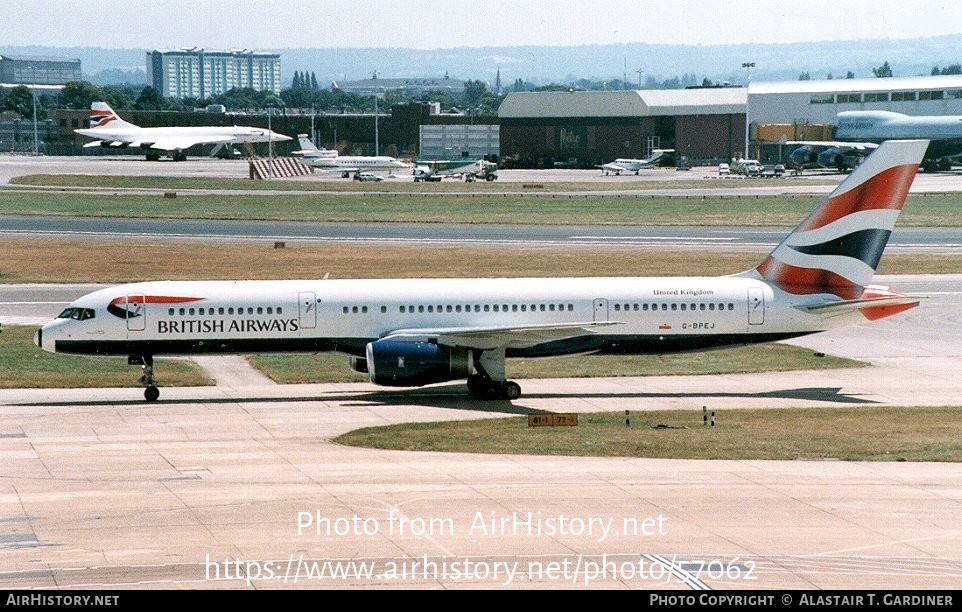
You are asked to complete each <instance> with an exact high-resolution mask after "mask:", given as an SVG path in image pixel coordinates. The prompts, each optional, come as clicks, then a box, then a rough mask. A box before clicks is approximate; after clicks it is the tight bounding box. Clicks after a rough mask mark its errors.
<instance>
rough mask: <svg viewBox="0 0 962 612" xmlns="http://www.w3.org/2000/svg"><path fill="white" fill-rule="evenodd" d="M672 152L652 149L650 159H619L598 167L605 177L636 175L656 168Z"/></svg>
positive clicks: (672, 150)
mask: <svg viewBox="0 0 962 612" xmlns="http://www.w3.org/2000/svg"><path fill="white" fill-rule="evenodd" d="M674 152H675V150H674V149H654V150H652V152H651V157H649V158H647V159H627V158H624V157H619V158H618V159H616V160H615V161H613V162H608V163H607V164H601V165H600V166H598V167H599V168H601V170H602V171H603V172H604V173H605V175H608V174H614V175H615V176H619V175H620V174H621V173H622V172H634V173H635V174H638V172H639V171H640V170H645V169H647V168H654V167H656V166H657V165H658V164H660V163H661V161H662V159H663V158H664V157H665V156H666V155H668V154H669V153H674Z"/></svg>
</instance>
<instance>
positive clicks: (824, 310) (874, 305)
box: [795, 295, 921, 320]
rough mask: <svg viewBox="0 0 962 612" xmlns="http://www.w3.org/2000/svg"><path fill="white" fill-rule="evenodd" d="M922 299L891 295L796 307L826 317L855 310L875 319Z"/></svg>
mask: <svg viewBox="0 0 962 612" xmlns="http://www.w3.org/2000/svg"><path fill="white" fill-rule="evenodd" d="M920 301H921V298H917V297H910V296H907V295H890V296H885V297H869V298H861V299H856V300H840V301H835V302H822V303H819V304H798V305H796V306H795V308H797V309H798V310H801V311H803V312H810V313H812V314H817V315H821V316H824V317H837V316H841V315H846V314H851V313H853V312H860V313H861V314H863V315H865V317H866V318H868V319H871V320H875V319H881V318H884V317H887V316H890V315H893V314H897V313H899V312H903V311H905V310H908V309H910V308H915V307H916V306H918V305H919V302H920Z"/></svg>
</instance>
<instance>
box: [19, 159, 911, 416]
mask: <svg viewBox="0 0 962 612" xmlns="http://www.w3.org/2000/svg"><path fill="white" fill-rule="evenodd" d="M927 146H928V142H927V141H924V140H915V141H889V142H886V143H884V144H882V145H881V146H880V147H879V148H878V149H877V150H876V151H875V152H874V153H873V154H872V155H871V156H869V157H868V158H867V159H866V160H865V162H863V163H862V164H861V165H859V167H858V168H856V169H855V171H854V172H852V173H851V174H850V175H849V176H848V177H846V179H845V180H844V181H843V182H842V183H841V184H840V185H839V186H838V187H837V188H836V189H835V190H834V191H833V192H832V193H831V194H830V195H829V196H828V197H827V198H826V199H825V200H824V201H823V202H822V203H821V205H820V206H819V207H818V208H817V209H816V210H815V211H814V212H813V213H812V214H811V215H809V216H808V218H806V219H805V220H804V221H802V223H801V224H800V225H799V226H798V227H796V228H795V229H794V230H793V231H792V232H791V233H790V234H789V235H788V236H787V237H786V238H785V240H784V241H782V242H781V244H779V245H778V246H777V247H775V249H774V250H773V251H772V252H771V253H770V254H769V255H768V256H767V257H766V258H765V259H764V260H763V261H762V262H761V263H760V264H759V265H758V266H756V267H755V268H753V269H751V270H747V271H745V272H742V273H740V274H734V275H731V276H722V277H664V278H660V277H655V278H630V277H624V278H622V277H617V278H603V277H599V278H470V279H403V280H397V279H393V280H366V279H365V280H329V279H323V280H277V281H252V280H237V281H221V282H215V281H156V282H142V283H136V284H128V285H120V286H116V287H111V288H108V289H102V290H99V291H95V292H93V293H90V294H88V295H86V296H84V297H81V298H79V299H78V300H76V301H75V302H73V303H71V304H70V305H69V306H68V307H67V308H66V309H65V310H64V311H63V312H62V313H61V314H60V315H59V316H58V317H57V318H56V319H55V320H53V321H51V322H49V323H47V324H46V325H44V326H43V327H42V328H41V329H40V330H38V331H37V333H36V335H35V338H34V340H35V342H36V344H37V345H38V346H40V347H41V348H43V349H45V350H47V351H53V352H56V353H72V354H79V355H95V356H110V355H114V356H126V357H127V358H128V363H131V364H137V365H140V366H141V367H142V368H143V370H144V373H143V376H142V377H141V382H142V384H144V385H145V387H146V390H145V392H144V397H145V398H146V399H147V400H148V401H152V400H156V399H157V397H158V396H159V394H160V392H159V390H158V388H157V382H156V380H155V376H154V369H153V359H154V357H155V356H158V355H195V354H211V353H215V354H216V353H258V352H290V353H295V352H304V353H314V352H319V351H338V352H341V353H345V354H347V355H348V356H349V359H348V361H349V364H350V366H351V367H352V368H353V369H354V370H356V371H358V372H363V373H367V374H368V376H369V378H370V380H371V382H373V383H375V384H378V385H385V386H392V387H416V386H422V385H427V384H432V383H441V382H446V381H452V380H462V379H466V380H467V388H468V390H469V391H470V392H471V393H473V394H474V395H476V396H479V397H484V398H503V399H509V400H513V399H516V398H518V397H520V395H521V387H520V385H518V383H516V382H514V381H510V380H507V379H506V375H505V374H506V372H505V370H506V367H505V362H506V359H507V358H510V357H549V356H555V355H570V354H588V353H620V354H631V353H635V354H638V353H653V354H664V353H672V352H684V351H693V350H705V349H712V348H720V347H726V346H734V345H746V344H753V343H761V342H771V341H776V340H785V339H788V338H794V337H798V336H804V335H807V334H811V333H815V332H820V331H824V330H828V329H832V328H836V327H840V326H844V325H851V324H857V323H862V322H865V321H867V320H868V321H872V320H876V319H881V318H884V317H888V316H891V315H894V314H897V313H900V312H902V311H904V310H907V309H909V308H912V307H914V306H916V305H917V304H918V300H917V299H916V298H913V297H909V296H906V295H903V294H899V293H897V292H894V291H890V290H889V289H888V288H886V287H880V286H875V285H872V284H871V281H872V276H873V274H874V272H875V268H876V266H877V264H878V262H879V259H880V258H881V256H882V251H883V250H884V248H885V245H886V244H887V242H888V238H889V235H890V234H891V232H892V229H893V228H894V226H895V221H896V218H897V217H898V214H899V212H900V210H901V208H902V205H903V204H904V202H905V198H906V195H907V194H908V191H909V188H910V187H911V185H912V181H913V179H914V177H915V174H916V172H917V171H918V167H919V163H920V162H921V160H922V156H923V155H924V153H925V150H926V147H927Z"/></svg>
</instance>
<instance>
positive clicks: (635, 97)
mask: <svg viewBox="0 0 962 612" xmlns="http://www.w3.org/2000/svg"><path fill="white" fill-rule="evenodd" d="M845 110H891V111H895V112H900V113H904V114H906V115H962V75H939V76H918V77H888V78H867V79H827V80H818V81H813V80H804V81H772V82H757V83H750V84H749V86H748V87H747V88H746V87H699V88H692V89H659V90H638V91H572V90H569V91H543V92H523V93H510V94H508V95H507V97H506V98H505V100H504V102H503V103H502V104H501V107H500V108H499V109H498V118H499V121H500V124H501V130H500V132H501V134H500V136H501V147H500V149H501V150H500V154H501V159H502V165H508V164H510V165H518V166H524V167H550V166H557V165H568V166H573V167H593V166H596V165H599V164H602V163H606V162H609V161H611V160H613V159H616V158H618V157H630V158H645V157H648V155H649V154H650V152H651V150H652V149H659V148H663V149H675V150H676V152H677V154H678V155H684V156H686V157H688V159H689V160H691V161H693V162H695V163H716V162H719V161H728V160H730V159H731V158H733V157H739V156H741V155H742V154H743V152H744V151H746V150H747V151H748V157H751V158H754V159H759V160H761V161H762V162H763V163H779V162H782V161H783V160H784V159H785V158H786V157H787V156H788V154H789V153H790V151H788V150H786V145H785V143H786V142H788V141H792V140H831V139H832V128H833V123H834V120H835V115H836V114H837V113H839V112H841V111H845ZM789 146H790V145H789Z"/></svg>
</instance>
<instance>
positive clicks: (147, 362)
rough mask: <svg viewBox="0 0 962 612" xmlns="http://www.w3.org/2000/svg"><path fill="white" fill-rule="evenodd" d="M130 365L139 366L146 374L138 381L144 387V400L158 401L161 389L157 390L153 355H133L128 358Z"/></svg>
mask: <svg viewBox="0 0 962 612" xmlns="http://www.w3.org/2000/svg"><path fill="white" fill-rule="evenodd" d="M127 363H128V364H129V365H139V366H140V367H141V368H142V369H143V371H144V373H143V374H142V375H141V377H140V378H139V379H138V380H137V382H139V383H140V384H142V385H144V387H145V389H144V399H145V400H147V401H148V402H153V401H156V400H157V398H158V397H160V389H158V388H157V380H156V379H155V378H154V357H153V355H131V356H130V357H128V358H127Z"/></svg>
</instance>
